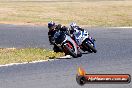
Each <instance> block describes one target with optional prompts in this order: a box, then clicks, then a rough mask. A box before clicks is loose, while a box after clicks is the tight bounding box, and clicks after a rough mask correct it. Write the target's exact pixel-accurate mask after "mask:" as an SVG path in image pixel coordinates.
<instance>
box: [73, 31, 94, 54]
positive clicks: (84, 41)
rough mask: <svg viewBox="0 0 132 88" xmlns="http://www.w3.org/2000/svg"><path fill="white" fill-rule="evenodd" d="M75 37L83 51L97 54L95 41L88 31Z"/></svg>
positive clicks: (81, 32)
mask: <svg viewBox="0 0 132 88" xmlns="http://www.w3.org/2000/svg"><path fill="white" fill-rule="evenodd" d="M74 37H75V41H77V42H78V43H79V46H80V48H81V49H82V50H83V51H88V52H91V53H92V52H94V53H96V52H97V50H96V48H95V43H94V42H95V39H93V38H92V37H90V36H89V34H88V32H87V31H85V30H83V31H80V32H79V33H78V34H77V35H74Z"/></svg>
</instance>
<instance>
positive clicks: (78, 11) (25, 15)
mask: <svg viewBox="0 0 132 88" xmlns="http://www.w3.org/2000/svg"><path fill="white" fill-rule="evenodd" d="M16 1H17V2H14V1H13V0H11V1H10V0H6V1H1V2H0V23H9V24H12V23H13V24H19V23H20V24H21V23H24V24H29V23H30V24H40V25H45V24H47V22H48V21H51V20H54V21H56V22H57V23H62V24H64V25H67V24H69V23H70V22H72V21H75V22H77V23H78V24H79V25H85V26H132V1H130V0H125V1H108V0H105V1H102V0H94V1H95V2H92V1H91V0H83V1H84V2H80V0H78V2H75V0H70V1H73V2H39V1H37V0H36V2H33V1H32V0H24V1H23V0H16ZM19 1H20V2H19ZM29 1H30V2H29ZM42 1H45V0H42ZM50 1H52V0H50ZM53 1H56V0H53ZM57 1H62V0H57ZM66 1H67V0H66ZM68 1H69V0H68Z"/></svg>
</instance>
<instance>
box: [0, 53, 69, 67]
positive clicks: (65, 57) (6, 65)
mask: <svg viewBox="0 0 132 88" xmlns="http://www.w3.org/2000/svg"><path fill="white" fill-rule="evenodd" d="M59 58H60V59H67V58H69V59H70V58H71V56H70V55H67V56H63V57H59ZM59 58H58V59H48V60H39V61H32V62H23V63H11V64H5V65H0V67H9V66H14V65H25V64H29V63H41V62H47V61H55V60H60V59H59Z"/></svg>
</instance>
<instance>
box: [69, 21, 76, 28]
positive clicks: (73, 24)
mask: <svg viewBox="0 0 132 88" xmlns="http://www.w3.org/2000/svg"><path fill="white" fill-rule="evenodd" d="M70 27H71V30H74V28H75V27H76V23H74V22H72V23H71V24H70Z"/></svg>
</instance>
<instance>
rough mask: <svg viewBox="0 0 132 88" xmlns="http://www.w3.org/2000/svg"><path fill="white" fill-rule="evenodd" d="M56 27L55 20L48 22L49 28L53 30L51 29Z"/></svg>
mask: <svg viewBox="0 0 132 88" xmlns="http://www.w3.org/2000/svg"><path fill="white" fill-rule="evenodd" d="M54 27H55V23H54V22H53V21H51V22H49V23H48V28H49V29H50V30H51V29H54Z"/></svg>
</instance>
